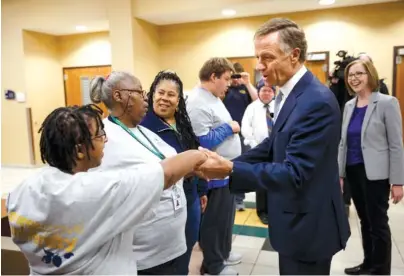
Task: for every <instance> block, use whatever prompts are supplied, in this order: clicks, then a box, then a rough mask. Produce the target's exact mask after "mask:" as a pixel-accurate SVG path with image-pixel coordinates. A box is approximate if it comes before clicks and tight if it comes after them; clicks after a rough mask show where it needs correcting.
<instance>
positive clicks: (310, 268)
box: [279, 254, 332, 275]
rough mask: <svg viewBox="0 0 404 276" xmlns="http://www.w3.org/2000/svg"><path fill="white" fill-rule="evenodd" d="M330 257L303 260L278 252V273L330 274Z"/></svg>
mask: <svg viewBox="0 0 404 276" xmlns="http://www.w3.org/2000/svg"><path fill="white" fill-rule="evenodd" d="M331 259H332V258H328V259H325V260H321V261H317V262H303V261H299V260H295V259H292V258H290V257H287V256H284V255H281V254H279V274H280V275H330V269H331Z"/></svg>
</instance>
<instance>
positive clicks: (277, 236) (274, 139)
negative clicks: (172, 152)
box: [200, 18, 350, 275]
mask: <svg viewBox="0 0 404 276" xmlns="http://www.w3.org/2000/svg"><path fill="white" fill-rule="evenodd" d="M254 45H255V53H256V57H257V59H258V64H257V69H258V70H259V71H260V72H261V73H262V75H263V77H264V79H265V81H266V83H267V84H271V85H276V86H279V88H280V90H279V93H278V95H277V96H276V98H275V114H274V120H275V125H274V127H273V129H272V133H271V135H270V137H269V138H267V139H265V140H264V141H263V142H262V143H261V144H260V145H258V146H257V147H256V148H254V149H252V150H250V151H248V152H247V153H245V154H243V155H241V156H240V157H239V158H236V159H235V160H233V162H232V161H229V160H226V159H224V158H222V157H220V156H219V155H217V154H216V153H212V152H210V151H208V150H204V149H201V150H204V151H205V152H206V153H207V154H209V155H210V156H211V158H210V159H209V161H208V162H206V163H205V164H204V165H202V166H201V167H200V172H201V173H203V174H205V176H207V177H208V178H219V177H226V176H228V175H230V178H231V181H230V186H229V187H230V190H231V192H233V193H240V192H250V191H254V190H258V189H262V188H264V189H266V190H267V191H268V220H269V225H270V227H269V236H270V237H271V244H272V246H273V248H274V249H275V250H276V251H278V253H279V270H280V274H281V275H302V274H303V275H309V274H317V275H318V274H322V275H325V274H330V265H331V259H332V257H333V255H334V254H336V253H337V252H338V251H340V250H341V249H344V248H345V246H346V243H347V240H348V238H349V236H350V231H349V226H348V219H347V216H346V214H345V211H344V204H343V200H342V193H341V187H340V185H339V178H338V177H339V175H338V163H337V156H338V144H339V140H340V137H341V135H340V131H341V118H340V116H341V115H340V111H339V107H338V103H337V101H336V99H335V96H334V95H333V94H332V92H331V91H330V90H329V89H328V88H327V87H325V86H324V85H323V84H321V83H320V81H319V80H318V79H317V78H316V77H314V75H313V74H312V73H311V72H309V71H308V70H307V69H306V67H305V66H304V62H305V59H306V50H307V42H306V38H305V34H304V32H303V30H302V29H300V28H299V26H298V25H297V24H296V23H294V22H292V21H290V20H288V19H283V18H276V19H272V20H270V21H268V22H266V23H265V24H264V25H262V26H261V27H260V28H259V29H258V30H257V32H256V34H255V37H254Z"/></svg>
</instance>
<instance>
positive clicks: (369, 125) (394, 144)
mask: <svg viewBox="0 0 404 276" xmlns="http://www.w3.org/2000/svg"><path fill="white" fill-rule="evenodd" d="M356 100H357V98H356V97H355V98H353V99H352V100H350V101H349V102H347V103H346V104H345V109H344V115H343V121H342V131H341V141H340V145H339V152H338V164H339V175H340V177H345V167H346V157H347V156H346V155H347V130H348V125H349V123H350V121H351V117H352V113H353V111H354V109H355V106H356ZM402 126H403V125H402V118H401V113H400V106H399V104H398V101H397V99H396V98H395V97H392V96H389V95H383V94H381V93H379V92H374V93H372V96H371V98H370V99H369V105H368V108H367V110H366V114H365V118H364V120H363V124H362V135H361V143H362V154H363V159H364V163H365V170H366V176H367V178H368V179H369V180H381V179H389V180H390V183H391V184H404V150H403V127H402Z"/></svg>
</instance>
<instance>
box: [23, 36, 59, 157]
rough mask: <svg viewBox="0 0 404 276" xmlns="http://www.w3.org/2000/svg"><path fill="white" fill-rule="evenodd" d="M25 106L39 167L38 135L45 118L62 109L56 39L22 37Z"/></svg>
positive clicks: (49, 37) (51, 37) (48, 37)
mask: <svg viewBox="0 0 404 276" xmlns="http://www.w3.org/2000/svg"><path fill="white" fill-rule="evenodd" d="M23 39H24V56H25V83H26V86H27V90H26V91H27V106H29V107H31V110H32V128H33V145H34V152H35V160H36V163H37V164H41V163H42V162H41V157H40V151H39V140H40V134H38V131H39V129H40V127H41V125H42V122H43V120H44V119H45V118H46V116H47V115H48V114H49V113H50V112H52V110H54V109H55V108H57V107H60V106H64V104H65V97H64V88H63V77H62V76H63V72H62V66H61V63H60V58H59V44H58V40H57V38H56V37H54V36H51V35H46V34H41V33H35V32H27V31H24V33H23Z"/></svg>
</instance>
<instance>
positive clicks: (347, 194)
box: [343, 178, 352, 205]
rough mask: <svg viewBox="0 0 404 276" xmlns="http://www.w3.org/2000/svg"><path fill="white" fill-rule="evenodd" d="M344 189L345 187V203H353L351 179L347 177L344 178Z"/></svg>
mask: <svg viewBox="0 0 404 276" xmlns="http://www.w3.org/2000/svg"><path fill="white" fill-rule="evenodd" d="M343 189H344V193H343V195H344V203H345V205H351V198H352V196H351V189H350V185H349V181H348V179H346V178H345V179H344V187H343Z"/></svg>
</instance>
